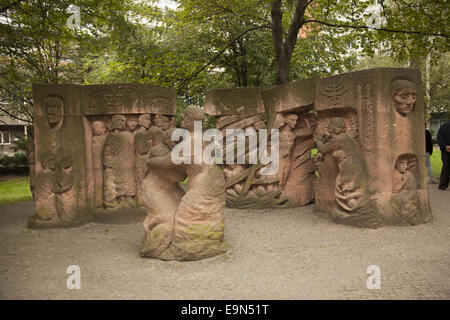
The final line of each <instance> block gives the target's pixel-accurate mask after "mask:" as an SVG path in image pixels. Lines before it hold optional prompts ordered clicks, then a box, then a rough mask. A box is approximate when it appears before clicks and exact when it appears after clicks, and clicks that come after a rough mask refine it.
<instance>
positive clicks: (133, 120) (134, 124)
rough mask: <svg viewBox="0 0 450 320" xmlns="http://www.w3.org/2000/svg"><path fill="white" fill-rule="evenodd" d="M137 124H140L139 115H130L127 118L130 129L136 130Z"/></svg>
mask: <svg viewBox="0 0 450 320" xmlns="http://www.w3.org/2000/svg"><path fill="white" fill-rule="evenodd" d="M137 125H138V119H137V117H135V116H130V117H129V118H128V119H127V127H128V129H130V131H134V130H135V129H136V127H137Z"/></svg>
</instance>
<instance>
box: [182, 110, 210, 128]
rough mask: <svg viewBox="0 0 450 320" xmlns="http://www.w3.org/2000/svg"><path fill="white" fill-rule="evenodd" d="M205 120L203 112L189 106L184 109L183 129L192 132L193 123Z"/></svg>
mask: <svg viewBox="0 0 450 320" xmlns="http://www.w3.org/2000/svg"><path fill="white" fill-rule="evenodd" d="M205 118H206V116H205V113H204V112H203V110H202V109H201V108H200V107H197V106H194V105H192V104H191V105H189V106H187V108H186V112H185V114H184V119H183V128H185V129H187V130H189V131H194V121H203V120H205Z"/></svg>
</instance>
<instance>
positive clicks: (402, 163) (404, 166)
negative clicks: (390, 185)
mask: <svg viewBox="0 0 450 320" xmlns="http://www.w3.org/2000/svg"><path fill="white" fill-rule="evenodd" d="M395 167H396V168H397V170H398V172H400V173H401V174H403V173H405V172H406V171H408V160H407V159H400V160H398V161H397V164H396V166H395Z"/></svg>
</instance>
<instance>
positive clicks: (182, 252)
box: [140, 235, 227, 261]
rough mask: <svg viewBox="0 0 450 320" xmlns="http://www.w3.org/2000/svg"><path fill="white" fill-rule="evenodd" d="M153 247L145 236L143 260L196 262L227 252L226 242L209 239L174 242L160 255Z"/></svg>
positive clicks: (142, 250) (142, 251)
mask: <svg viewBox="0 0 450 320" xmlns="http://www.w3.org/2000/svg"><path fill="white" fill-rule="evenodd" d="M153 247H154V246H152V245H151V244H150V243H149V242H148V240H147V236H146V235H144V237H143V239H142V242H141V248H140V256H141V257H142V258H154V259H160V260H179V261H194V260H203V259H207V258H212V257H214V256H218V255H221V254H224V253H225V252H226V251H227V244H226V243H225V241H219V240H209V239H201V240H198V239H196V240H185V241H178V242H172V243H171V244H170V245H169V246H168V247H167V248H166V249H165V250H164V251H163V252H161V253H159V254H155V251H154V250H152V248H153Z"/></svg>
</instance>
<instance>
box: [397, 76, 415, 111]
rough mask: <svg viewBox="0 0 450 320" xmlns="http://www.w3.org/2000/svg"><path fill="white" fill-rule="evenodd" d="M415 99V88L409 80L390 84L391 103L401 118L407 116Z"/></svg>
mask: <svg viewBox="0 0 450 320" xmlns="http://www.w3.org/2000/svg"><path fill="white" fill-rule="evenodd" d="M416 98H417V86H416V84H415V83H414V82H411V81H409V80H395V81H394V82H393V83H392V101H393V104H394V108H395V110H396V111H397V112H398V113H399V114H400V115H402V116H407V115H408V114H409V113H410V112H411V110H412V108H413V107H414V103H415V102H416Z"/></svg>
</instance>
